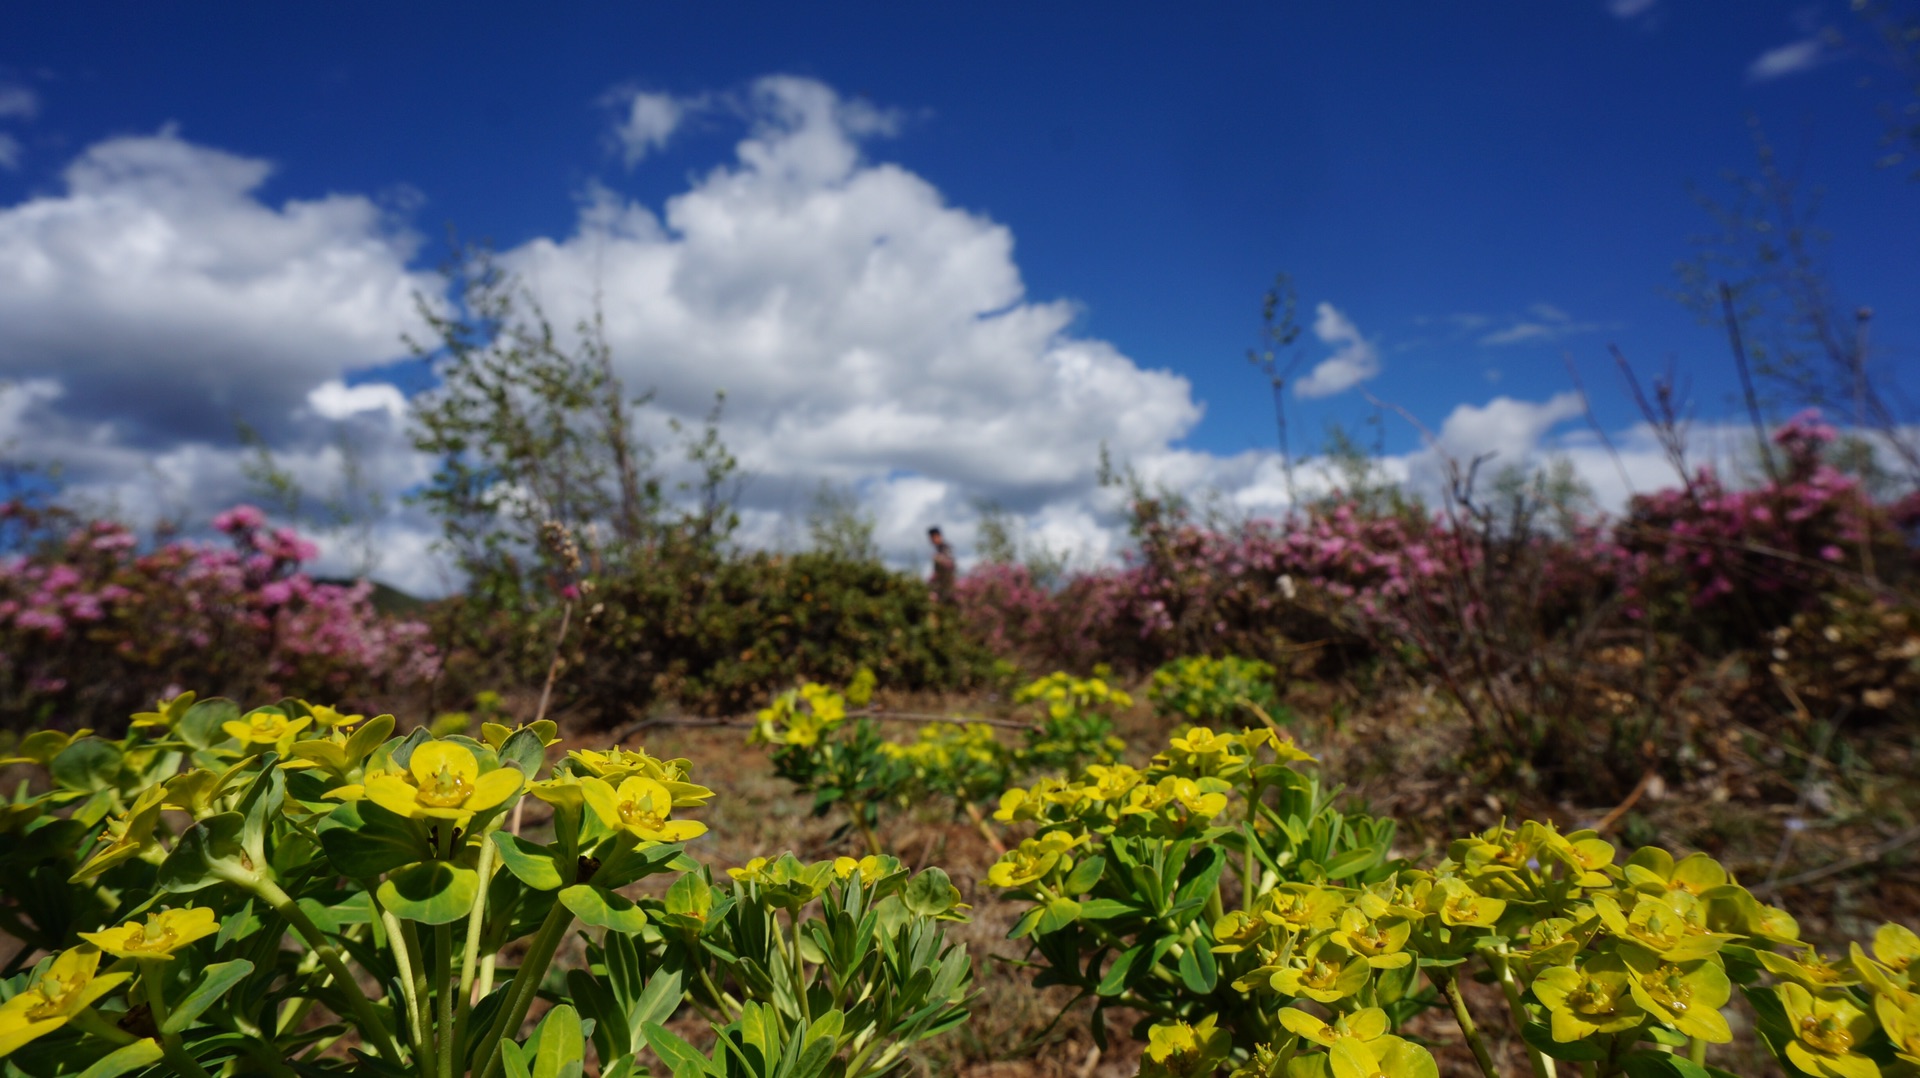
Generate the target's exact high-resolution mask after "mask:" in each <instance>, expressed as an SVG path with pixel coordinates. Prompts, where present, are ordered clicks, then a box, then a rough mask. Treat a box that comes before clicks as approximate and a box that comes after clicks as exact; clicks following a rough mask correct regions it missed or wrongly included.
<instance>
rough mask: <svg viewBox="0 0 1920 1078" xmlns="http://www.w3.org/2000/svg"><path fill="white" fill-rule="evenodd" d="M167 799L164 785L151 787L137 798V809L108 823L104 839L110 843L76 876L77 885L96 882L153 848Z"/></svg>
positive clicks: (75, 874) (74, 878)
mask: <svg viewBox="0 0 1920 1078" xmlns="http://www.w3.org/2000/svg"><path fill="white" fill-rule="evenodd" d="M166 796H167V790H166V787H164V786H149V787H147V788H146V789H144V790H141V791H140V796H139V797H136V798H134V800H133V806H132V807H131V808H129V809H127V811H126V813H125V815H122V816H121V817H120V818H119V819H117V820H114V821H112V822H111V823H109V824H107V833H106V835H105V836H104V837H105V838H106V839H107V844H106V845H105V846H102V847H101V848H100V849H99V851H98V852H96V853H95V854H94V855H93V856H92V857H89V858H88V859H87V862H86V863H85V864H84V865H81V866H80V870H79V871H77V872H75V873H74V874H73V880H74V882H78V881H80V880H90V879H93V878H94V877H95V876H98V875H100V874H101V873H102V872H105V871H106V870H107V869H110V868H112V867H113V866H115V865H117V864H120V863H121V862H122V861H128V860H131V859H132V858H134V857H137V856H139V855H140V853H141V852H142V851H143V850H146V849H147V848H149V847H151V846H153V845H154V844H155V843H154V840H153V829H154V827H155V826H156V825H157V824H159V822H160V809H161V807H162V805H163V804H164V803H165V800H166Z"/></svg>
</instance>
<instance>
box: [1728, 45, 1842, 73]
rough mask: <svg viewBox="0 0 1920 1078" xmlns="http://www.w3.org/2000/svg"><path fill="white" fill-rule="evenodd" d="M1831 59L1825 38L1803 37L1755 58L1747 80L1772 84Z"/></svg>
mask: <svg viewBox="0 0 1920 1078" xmlns="http://www.w3.org/2000/svg"><path fill="white" fill-rule="evenodd" d="M1829 57H1830V54H1829V53H1828V52H1827V46H1826V41H1825V39H1824V38H1821V37H1803V38H1801V39H1800V40H1798V41H1790V42H1788V43H1787V44H1785V45H1781V46H1780V47H1778V48H1774V49H1768V50H1767V51H1766V52H1763V53H1761V54H1760V55H1759V56H1756V57H1754V59H1753V63H1751V64H1748V65H1747V78H1748V80H1750V81H1752V82H1770V81H1772V80H1773V79H1781V78H1785V77H1787V76H1788V75H1798V74H1800V73H1801V72H1803V71H1812V70H1813V69H1814V68H1816V67H1819V66H1820V65H1821V64H1823V63H1826V62H1827V60H1828V59H1829Z"/></svg>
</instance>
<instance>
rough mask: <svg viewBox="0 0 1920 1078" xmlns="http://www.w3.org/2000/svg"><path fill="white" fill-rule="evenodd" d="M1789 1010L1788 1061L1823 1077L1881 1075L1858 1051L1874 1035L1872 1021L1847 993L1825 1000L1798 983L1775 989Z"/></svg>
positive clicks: (1862, 1077) (1877, 1067)
mask: <svg viewBox="0 0 1920 1078" xmlns="http://www.w3.org/2000/svg"><path fill="white" fill-rule="evenodd" d="M1774 991H1775V992H1778V993H1779V994H1780V1005H1781V1006H1782V1007H1784V1008H1785V1009H1786V1012H1787V1029H1788V1030H1789V1031H1790V1032H1791V1033H1792V1034H1793V1038H1794V1039H1793V1040H1792V1041H1790V1042H1788V1044H1787V1060H1788V1061H1789V1062H1791V1063H1792V1064H1793V1065H1794V1066H1796V1067H1798V1068H1800V1069H1801V1070H1803V1071H1806V1072H1807V1073H1808V1074H1812V1075H1818V1076H1820V1078H1880V1066H1879V1064H1877V1063H1875V1062H1874V1061H1873V1060H1871V1059H1868V1058H1867V1057H1866V1056H1863V1055H1861V1054H1859V1053H1858V1052H1855V1051H1854V1050H1853V1049H1854V1048H1855V1046H1857V1045H1860V1044H1864V1043H1865V1042H1866V1040H1867V1038H1868V1037H1870V1036H1872V1035H1873V1020H1872V1019H1870V1018H1868V1017H1867V1013H1866V1012H1865V1011H1863V1010H1861V1009H1860V1008H1859V1007H1856V1006H1854V1004H1853V1001H1852V1000H1850V999H1848V998H1846V997H1845V996H1837V997H1835V998H1833V999H1822V998H1820V997H1819V996H1816V995H1814V994H1813V993H1811V992H1809V991H1807V990H1806V989H1805V988H1803V987H1801V986H1800V985H1798V984H1794V983H1792V982H1788V983H1786V984H1783V985H1780V986H1778V987H1776V988H1775V989H1774Z"/></svg>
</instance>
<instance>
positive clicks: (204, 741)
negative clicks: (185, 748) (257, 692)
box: [173, 696, 240, 749]
mask: <svg viewBox="0 0 1920 1078" xmlns="http://www.w3.org/2000/svg"><path fill="white" fill-rule="evenodd" d="M239 718H240V705H239V704H236V703H234V702H233V701H232V700H229V699H227V698H226V697H223V696H215V697H211V698H209V699H206V700H200V701H196V702H195V703H194V705H193V706H192V707H190V708H188V709H187V713H186V714H185V715H182V716H180V722H179V723H178V724H176V725H175V726H174V728H173V732H174V733H175V734H176V735H178V736H179V738H180V740H182V741H184V742H186V743H187V744H189V745H192V746H193V747H194V748H196V749H210V748H212V747H214V746H215V745H218V744H219V743H220V742H222V741H225V740H226V739H227V732H226V731H225V730H222V729H221V728H220V727H222V726H224V725H226V724H227V723H230V722H234V721H236V720H238V719H239Z"/></svg>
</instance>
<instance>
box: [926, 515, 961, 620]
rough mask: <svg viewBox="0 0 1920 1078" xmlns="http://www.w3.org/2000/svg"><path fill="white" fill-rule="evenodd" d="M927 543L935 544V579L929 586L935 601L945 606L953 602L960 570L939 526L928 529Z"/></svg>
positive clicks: (928, 583)
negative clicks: (955, 582)
mask: <svg viewBox="0 0 1920 1078" xmlns="http://www.w3.org/2000/svg"><path fill="white" fill-rule="evenodd" d="M927 541H928V542H929V543H932V544H933V579H931V580H929V581H928V582H927V586H928V587H929V588H931V589H932V591H933V601H934V602H935V603H937V604H940V605H942V606H944V605H946V604H948V603H951V602H953V582H954V577H955V574H956V572H957V568H958V567H957V565H956V563H955V562H954V560H953V547H951V546H948V545H947V540H946V537H945V536H943V535H941V534H940V527H939V525H937V524H936V525H934V526H933V527H931V528H928V529H927Z"/></svg>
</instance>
